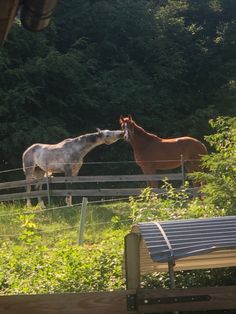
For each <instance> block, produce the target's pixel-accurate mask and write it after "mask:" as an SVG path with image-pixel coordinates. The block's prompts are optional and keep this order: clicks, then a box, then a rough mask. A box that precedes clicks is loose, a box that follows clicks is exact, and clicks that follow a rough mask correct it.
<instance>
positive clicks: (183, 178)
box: [180, 155, 185, 186]
mask: <svg viewBox="0 0 236 314" xmlns="http://www.w3.org/2000/svg"><path fill="white" fill-rule="evenodd" d="M180 159H181V173H182V186H184V185H185V170H184V156H183V155H180Z"/></svg>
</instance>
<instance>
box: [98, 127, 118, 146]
mask: <svg viewBox="0 0 236 314" xmlns="http://www.w3.org/2000/svg"><path fill="white" fill-rule="evenodd" d="M97 131H98V137H99V139H100V140H101V141H102V142H103V143H104V144H106V145H111V144H113V143H115V142H116V141H118V140H119V139H121V138H123V137H124V131H123V130H117V131H110V130H100V129H97Z"/></svg>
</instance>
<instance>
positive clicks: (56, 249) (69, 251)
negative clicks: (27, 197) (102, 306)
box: [0, 201, 132, 294]
mask: <svg viewBox="0 0 236 314" xmlns="http://www.w3.org/2000/svg"><path fill="white" fill-rule="evenodd" d="M80 210H81V206H80V205H78V206H73V207H54V209H51V210H48V211H41V209H40V208H37V207H33V208H31V209H30V210H29V209H28V208H26V207H23V206H21V205H19V204H15V205H4V204H2V205H1V206H0V235H1V238H2V239H1V240H2V241H1V243H2V244H1V252H0V287H1V290H0V293H1V294H18V293H20V294H22V293H52V292H75V291H94V290H96V291H98V290H113V289H120V288H123V287H124V280H123V275H122V259H123V241H124V236H125V234H126V233H127V232H128V230H129V229H130V226H131V223H132V221H131V219H130V205H129V202H127V201H126V202H118V201H115V202H107V203H102V202H101V203H99V204H97V203H95V204H90V203H89V204H88V207H87V216H86V224H85V233H84V244H83V246H79V245H78V237H79V223H80Z"/></svg>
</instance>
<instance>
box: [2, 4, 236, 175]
mask: <svg viewBox="0 0 236 314" xmlns="http://www.w3.org/2000/svg"><path fill="white" fill-rule="evenodd" d="M235 10H236V2H235V1H234V0H197V1H196V0H164V1H151V0H150V1H146V0H138V1H137V0H114V1H107V0H103V1H96V0H94V1H91V0H83V1H81V0H78V1H74V0H69V1H68V0H64V1H60V2H59V6H58V8H57V11H56V14H55V16H54V19H53V22H52V24H51V26H50V27H49V28H48V29H47V30H46V31H44V32H43V33H40V34H32V33H30V32H28V31H26V30H24V29H23V28H22V27H21V25H20V24H19V23H18V22H16V23H15V25H14V28H13V29H12V30H11V32H10V35H9V37H8V41H7V42H6V43H5V45H4V47H3V48H1V50H0V73H1V76H0V96H1V102H0V119H1V127H0V155H1V161H0V167H1V169H5V168H15V167H18V166H21V154H22V152H23V151H24V149H25V148H26V147H27V146H29V145H30V144H32V143H34V142H49V143H53V142H56V141H59V140H61V139H63V138H65V137H71V136H77V135H78V134H82V133H86V132H93V131H94V130H95V127H100V128H110V129H116V128H118V127H119V126H118V118H119V116H120V114H127V113H131V114H133V116H134V118H135V119H136V120H137V121H138V122H139V124H141V125H142V126H143V127H145V128H147V129H148V130H150V131H153V132H156V133H158V134H160V136H163V137H164V136H175V135H193V136H197V137H199V138H201V137H203V135H205V134H207V133H208V120H209V118H213V117H216V116H218V115H219V114H221V115H226V114H227V115H234V114H235V108H236V106H235V95H236V93H235V68H236V61H235V55H236V44H235V34H236V24H235ZM101 152H103V153H102V154H101ZM88 158H90V160H91V159H93V160H110V161H116V160H126V159H131V158H132V157H131V155H130V150H129V149H128V146H127V145H125V143H123V142H121V141H120V142H118V143H116V144H115V145H112V147H109V149H108V148H107V147H106V148H104V147H103V148H97V149H96V150H95V151H94V152H91V153H90V154H89V156H88Z"/></svg>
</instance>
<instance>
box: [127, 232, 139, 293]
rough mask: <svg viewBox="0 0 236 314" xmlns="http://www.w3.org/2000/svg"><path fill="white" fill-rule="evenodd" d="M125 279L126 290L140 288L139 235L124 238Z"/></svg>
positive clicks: (129, 235) (128, 235) (132, 234)
mask: <svg viewBox="0 0 236 314" xmlns="http://www.w3.org/2000/svg"><path fill="white" fill-rule="evenodd" d="M125 277H126V288H127V290H129V289H137V288H139V286H140V235H139V234H136V233H129V234H127V236H126V237H125Z"/></svg>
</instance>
